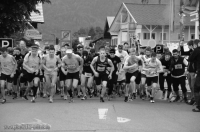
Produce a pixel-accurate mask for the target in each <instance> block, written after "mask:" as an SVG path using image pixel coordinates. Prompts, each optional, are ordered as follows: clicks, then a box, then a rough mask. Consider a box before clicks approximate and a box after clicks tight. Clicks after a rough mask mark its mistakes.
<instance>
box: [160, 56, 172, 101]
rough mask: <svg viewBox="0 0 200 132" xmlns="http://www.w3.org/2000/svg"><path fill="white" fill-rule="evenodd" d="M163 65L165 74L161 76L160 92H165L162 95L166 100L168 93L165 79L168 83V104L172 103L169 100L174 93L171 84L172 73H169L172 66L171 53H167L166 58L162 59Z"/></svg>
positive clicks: (162, 73)
mask: <svg viewBox="0 0 200 132" xmlns="http://www.w3.org/2000/svg"><path fill="white" fill-rule="evenodd" d="M160 61H161V63H162V66H163V72H161V73H160V74H159V85H160V90H161V91H162V92H163V94H162V99H165V93H166V90H165V88H164V82H165V79H166V82H167V87H168V88H167V91H168V92H167V100H168V102H171V100H170V99H169V96H170V94H171V92H172V88H171V85H172V82H171V73H170V71H169V67H170V65H171V53H170V52H165V55H164V57H162V58H161V60H160Z"/></svg>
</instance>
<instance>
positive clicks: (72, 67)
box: [68, 65, 76, 69]
mask: <svg viewBox="0 0 200 132" xmlns="http://www.w3.org/2000/svg"><path fill="white" fill-rule="evenodd" d="M68 68H69V69H75V68H76V65H68Z"/></svg>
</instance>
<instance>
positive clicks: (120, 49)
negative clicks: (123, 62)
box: [115, 45, 129, 59]
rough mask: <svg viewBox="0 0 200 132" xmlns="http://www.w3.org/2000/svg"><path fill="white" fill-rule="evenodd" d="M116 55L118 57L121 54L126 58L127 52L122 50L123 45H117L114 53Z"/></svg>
mask: <svg viewBox="0 0 200 132" xmlns="http://www.w3.org/2000/svg"><path fill="white" fill-rule="evenodd" d="M115 55H116V56H118V57H120V56H121V55H123V57H124V59H126V57H128V56H129V55H128V53H127V52H126V51H125V50H123V45H118V50H117V51H116V53H115Z"/></svg>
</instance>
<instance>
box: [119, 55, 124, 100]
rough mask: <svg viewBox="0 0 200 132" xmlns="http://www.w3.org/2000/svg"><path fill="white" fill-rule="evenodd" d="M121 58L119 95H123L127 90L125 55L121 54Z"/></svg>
mask: <svg viewBox="0 0 200 132" xmlns="http://www.w3.org/2000/svg"><path fill="white" fill-rule="evenodd" d="M120 60H121V63H122V64H121V65H120V69H119V72H118V74H117V75H118V79H117V93H118V95H119V96H121V95H122V94H123V93H125V92H124V90H125V86H126V71H125V70H124V69H123V68H124V56H123V55H121V56H120Z"/></svg>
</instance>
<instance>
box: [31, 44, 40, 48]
mask: <svg viewBox="0 0 200 132" xmlns="http://www.w3.org/2000/svg"><path fill="white" fill-rule="evenodd" d="M31 48H35V49H39V46H38V45H37V44H33V45H32V46H31Z"/></svg>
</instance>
